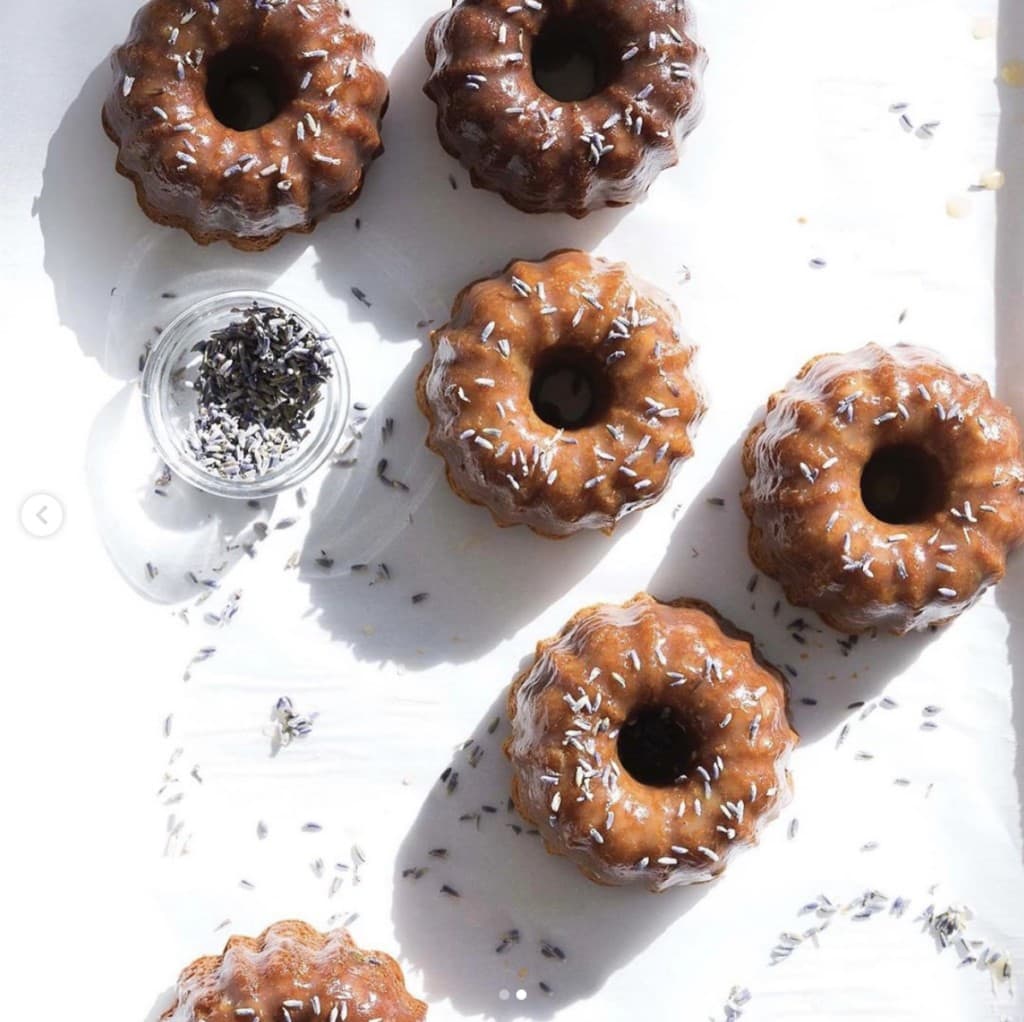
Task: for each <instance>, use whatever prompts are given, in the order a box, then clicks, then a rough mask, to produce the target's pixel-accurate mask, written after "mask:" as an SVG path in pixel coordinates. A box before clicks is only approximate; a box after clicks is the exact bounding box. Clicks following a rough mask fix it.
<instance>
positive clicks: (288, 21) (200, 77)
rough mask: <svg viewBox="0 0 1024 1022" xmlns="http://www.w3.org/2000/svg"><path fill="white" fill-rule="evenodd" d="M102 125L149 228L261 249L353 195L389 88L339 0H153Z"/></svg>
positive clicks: (125, 54) (120, 56)
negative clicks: (177, 230) (163, 226)
mask: <svg viewBox="0 0 1024 1022" xmlns="http://www.w3.org/2000/svg"><path fill="white" fill-rule="evenodd" d="M111 66H112V68H113V73H114V85H113V90H112V91H111V93H110V95H109V97H108V99H107V101H106V103H105V105H104V107H103V125H104V128H105V129H106V132H107V134H108V135H109V136H110V138H111V139H112V140H113V141H114V142H115V143H116V144H117V147H118V154H117V169H118V171H120V173H122V174H124V175H125V176H126V177H128V178H130V179H131V180H132V181H134V183H135V190H136V195H137V197H138V200H139V205H140V206H141V207H142V209H143V211H144V212H145V213H146V214H147V216H149V217H150V218H151V219H152V220H155V221H156V222H157V223H161V224H167V225H169V226H172V227H182V228H184V229H185V230H186V231H188V233H189V234H190V235H191V236H192V237H193V238H194V239H195V240H196V241H197V242H199V243H200V244H203V245H205V244H209V243H210V242H213V241H218V240H225V241H228V242H230V243H231V244H232V245H234V246H235V247H236V248H240V249H263V248H267V247H269V246H270V245H273V244H274V243H275V242H277V241H279V240H280V239H281V237H282V235H283V234H284V233H285V232H287V231H301V232H305V231H310V230H312V229H313V227H315V226H316V223H317V221H318V220H320V219H321V218H322V217H324V216H325V215H326V214H328V213H330V212H333V211H336V210H340V209H344V208H345V207H346V206H348V205H350V204H351V203H352V202H354V201H355V199H356V197H357V196H358V194H359V192H360V190H361V188H362V186H363V178H364V174H365V171H366V168H367V166H368V164H369V163H370V162H371V161H372V160H373V159H375V158H376V157H377V156H379V155H380V153H381V152H382V151H383V147H382V145H381V139H380V124H381V119H382V117H383V115H384V111H385V108H386V107H387V100H388V86H387V80H386V79H385V78H384V76H383V75H382V74H381V73H380V72H379V71H378V70H377V69H376V68H375V67H374V65H373V40H372V39H371V38H370V37H369V36H368V35H366V34H365V33H363V32H361V31H359V30H358V29H357V28H356V27H355V26H354V25H353V24H352V21H351V20H350V16H349V10H348V6H347V4H345V3H344V2H343V0H306V2H305V3H300V2H298V0H218V2H217V3H214V2H212V0H150V2H149V3H147V4H146V5H145V6H144V7H142V8H141V10H139V12H138V13H137V14H136V15H135V19H134V21H133V23H132V28H131V32H130V33H129V36H128V39H127V41H126V42H125V43H124V45H122V46H120V47H118V48H117V49H116V50H114V52H113V54H112V56H111Z"/></svg>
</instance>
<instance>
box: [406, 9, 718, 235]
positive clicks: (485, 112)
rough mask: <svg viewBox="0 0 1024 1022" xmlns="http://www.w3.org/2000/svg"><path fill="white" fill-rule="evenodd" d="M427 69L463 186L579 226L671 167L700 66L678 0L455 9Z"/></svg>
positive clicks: (700, 54) (701, 58)
mask: <svg viewBox="0 0 1024 1022" xmlns="http://www.w3.org/2000/svg"><path fill="white" fill-rule="evenodd" d="M427 60H428V61H429V63H430V66H431V74H430V78H429V80H428V81H427V84H426V87H425V91H426V93H427V95H428V96H429V97H430V98H431V99H432V100H433V101H434V103H435V104H436V105H437V131H438V135H439V137H440V140H441V144H442V145H443V146H444V148H445V149H446V150H447V151H448V152H449V153H450V154H451V155H452V156H454V157H455V158H456V159H458V160H460V161H461V162H462V163H463V165H465V166H466V167H467V168H469V172H470V176H471V178H472V181H473V184H474V185H476V186H477V187H480V188H487V189H490V190H492V191H496V192H498V193H500V194H501V195H502V196H503V197H504V198H505V199H506V200H507V201H508V202H510V203H511V204H512V205H513V206H517V207H518V208H519V209H522V210H525V211H526V212H528V213H541V212H548V211H561V212H567V213H571V214H572V215H573V216H575V217H582V216H586V214H587V213H589V212H591V211H592V210H594V209H598V208H600V207H602V206H623V205H627V204H629V203H632V202H636V201H637V200H638V199H640V198H642V197H643V196H644V195H645V194H646V193H647V190H648V189H649V188H650V186H651V184H652V183H653V182H654V179H655V178H656V177H657V176H658V174H660V173H661V171H663V170H665V169H666V168H667V167H671V166H673V165H674V164H676V163H677V162H678V160H679V147H680V145H681V144H682V141H683V139H684V138H685V137H686V135H688V134H689V133H690V132H691V131H692V130H693V128H694V127H695V126H696V124H697V121H698V120H699V118H700V113H701V106H702V98H701V75H702V73H703V70H704V67H705V64H706V62H707V60H706V56H705V53H704V51H703V49H701V47H700V46H699V45H698V44H697V43H696V42H695V41H694V39H693V18H692V15H691V12H690V8H689V5H688V3H686V2H685V0H631V2H629V3H622V2H621V0H588V2H586V3H584V2H581V0H545V2H544V3H540V2H536V3H533V2H527V3H515V4H510V3H508V2H506V0H457V2H455V3H454V5H453V7H452V9H451V10H450V11H448V12H447V13H446V14H443V15H442V16H441V17H440V18H439V19H438V20H437V22H436V24H435V25H434V26H433V28H432V29H431V31H430V32H429V33H428V35H427Z"/></svg>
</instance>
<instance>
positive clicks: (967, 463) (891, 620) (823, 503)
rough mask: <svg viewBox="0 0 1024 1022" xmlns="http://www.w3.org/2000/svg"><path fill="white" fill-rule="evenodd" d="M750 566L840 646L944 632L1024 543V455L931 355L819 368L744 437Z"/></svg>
mask: <svg viewBox="0 0 1024 1022" xmlns="http://www.w3.org/2000/svg"><path fill="white" fill-rule="evenodd" d="M743 465H744V469H745V471H746V474H747V477H748V479H749V483H748V485H747V488H746V491H745V492H744V494H743V507H744V509H745V511H746V513H747V516H748V518H749V519H750V556H751V558H752V559H753V561H754V563H755V564H756V565H757V566H758V567H759V568H760V569H761V570H762V571H764V572H765V573H766V574H768V575H771V576H772V577H773V578H775V579H777V580H778V581H779V582H780V583H781V585H782V587H783V589H784V590H785V593H786V596H787V598H788V599H789V600H790V602H791V603H794V604H798V605H800V606H805V607H810V608H812V609H813V610H816V611H817V612H818V613H819V614H820V615H821V617H822V618H823V619H824V620H825V621H826V622H827V623H828V624H829V625H831V626H832V627H834V628H836V629H838V630H840V631H843V632H848V633H858V632H863V631H866V630H869V629H874V628H878V629H883V630H886V631H890V632H894V633H896V634H903V633H906V632H909V631H911V630H913V629H921V628H926V627H928V626H930V625H936V624H941V623H942V622H945V621H948V620H950V619H951V618H954V617H956V616H957V615H958V614H959V613H960V612H961V611H963V610H964V609H965V608H967V607H969V606H970V605H971V604H972V603H973V602H974V601H975V600H976V599H977V598H978V597H979V596H980V595H981V593H983V592H984V591H985V589H987V588H988V587H989V586H990V585H992V584H993V583H995V582H997V581H998V580H999V579H1000V578H1002V576H1003V574H1004V572H1005V570H1006V555H1007V553H1008V552H1009V551H1010V550H1012V549H1013V548H1014V547H1016V546H1018V545H1019V544H1020V542H1021V540H1022V539H1024V489H1022V483H1024V452H1022V450H1021V434H1020V428H1019V426H1018V424H1017V422H1016V420H1015V419H1014V417H1013V415H1012V413H1011V412H1010V410H1009V409H1008V408H1007V407H1006V406H1005V405H1004V404H1002V403H1001V402H1000V401H997V400H996V399H995V398H993V397H992V395H991V394H990V392H989V389H988V385H987V384H986V383H985V381H984V380H982V379H981V378H980V377H978V376H971V375H967V374H964V373H958V372H957V371H956V370H955V369H952V368H950V366H948V365H947V364H946V363H945V362H943V361H942V360H941V359H940V358H939V356H938V355H936V354H935V353H934V352H932V351H929V350H927V349H925V348H918V347H912V346H909V345H897V346H896V347H893V348H890V349H886V348H881V347H879V346H878V345H875V344H869V345H867V346H866V347H863V348H860V349H858V350H857V351H853V352H850V353H849V354H847V355H822V356H820V357H818V358H815V359H812V360H811V361H810V362H808V363H807V365H805V366H804V367H803V369H802V370H801V371H800V373H799V375H798V376H797V377H796V379H794V380H792V381H791V382H790V383H789V384H788V385H787V386H786V388H785V389H784V390H782V391H781V392H779V393H777V394H775V395H774V396H773V397H772V398H771V400H770V401H769V402H768V410H767V414H766V415H765V418H764V421H763V422H761V423H760V424H758V425H757V426H756V427H755V428H754V429H753V431H752V432H751V433H750V435H749V436H748V438H747V442H746V445H745V447H744V452H743Z"/></svg>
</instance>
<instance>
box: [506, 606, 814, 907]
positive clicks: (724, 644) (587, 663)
mask: <svg viewBox="0 0 1024 1022" xmlns="http://www.w3.org/2000/svg"><path fill="white" fill-rule="evenodd" d="M677 618H678V621H677ZM634 626H635V627H636V628H637V629H638V631H637V632H636V634H635V635H634V633H633V632H632V631H631V629H632V628H633V627H634ZM694 629H697V630H698V631H697V633H696V635H698V636H699V637H695V632H694ZM620 632H621V634H620ZM634 638H635V640H636V644H635V645H632V646H630V647H629V648H628V649H626V650H625V651H624V652H622V651H621V647H622V645H623V644H624V643H625V642H627V641H630V642H631V641H633V640H634ZM747 641H748V640H747V637H745V636H744V635H743V634H742V633H739V632H736V631H734V630H733V629H732V627H731V626H730V625H728V623H727V622H724V621H722V620H721V619H719V618H717V617H716V616H715V615H714V614H713V612H712V611H711V610H710V608H707V607H706V606H705V605H701V604H695V603H692V602H690V601H680V602H679V603H677V604H674V605H665V604H658V603H656V602H655V601H653V600H651V599H650V597H646V596H640V597H637V598H636V599H635V600H634V601H632V602H631V603H629V604H627V605H626V606H625V607H595V608H591V609H589V610H587V611H582V612H581V613H580V614H579V615H577V616H576V618H574V619H573V620H572V621H570V622H569V624H568V625H567V626H566V628H565V629H564V630H563V632H562V633H561V634H560V635H559V636H558V637H556V638H555V639H553V640H550V641H549V642H548V643H542V644H541V646H540V647H539V649H538V656H537V659H536V661H535V662H534V665H533V666H532V667H531V668H528V669H527V671H526V672H525V673H524V674H523V675H522V676H521V677H520V678H519V679H517V681H516V683H515V684H514V686H513V690H512V694H511V696H510V712H511V714H512V721H513V735H512V738H511V739H510V740H509V742H508V743H507V745H506V751H507V753H508V755H509V757H510V759H511V760H512V762H513V767H514V772H515V782H514V785H513V798H514V800H515V802H516V805H517V807H518V808H519V810H520V812H522V813H523V814H524V815H525V816H526V818H527V819H528V820H531V821H533V822H535V823H536V824H537V826H538V828H539V829H540V830H541V833H542V834H543V836H544V839H545V843H546V844H547V846H548V847H549V849H551V850H552V851H558V852H561V853H562V854H565V855H568V856H569V857H570V858H571V859H573V861H574V862H575V863H576V864H577V865H579V866H580V868H581V869H582V870H583V871H584V872H585V873H586V874H587V875H588V876H591V877H593V878H595V879H600V880H601V881H602V882H606V883H615V884H622V883H629V882H641V883H645V884H646V885H647V886H649V887H651V888H652V889H663V888H665V887H669V886H673V885H675V884H680V883H688V882H694V881H697V880H701V879H708V878H710V877H711V876H714V875H716V874H717V873H718V872H719V871H720V870H721V869H723V868H724V867H725V865H726V864H727V861H728V859H729V858H730V857H731V855H732V854H733V853H734V852H735V851H736V850H737V849H739V848H741V847H744V846H746V845H748V844H750V843H751V842H752V840H753V837H754V835H755V834H756V833H757V831H758V829H759V827H760V825H761V824H762V823H763V821H764V820H767V819H770V818H772V817H773V816H774V815H776V813H777V812H778V810H779V808H780V807H781V806H782V805H783V804H784V803H785V800H786V797H787V795H788V780H787V776H788V775H787V773H786V767H785V761H786V756H787V750H788V748H789V746H790V744H791V742H792V741H794V740H795V736H794V735H793V734H792V732H791V731H790V730H789V727H788V724H787V723H786V721H785V716H784V709H783V705H782V703H781V702H780V694H781V692H782V686H783V682H782V680H781V677H780V676H779V675H778V674H777V673H775V672H773V671H772V669H770V668H767V667H766V666H765V665H764V664H763V662H761V661H760V660H758V659H757V656H756V654H754V653H753V651H752V649H751V648H750V646H749V645H747V644H746V643H747ZM603 650H608V651H612V650H614V651H615V652H614V654H612V658H611V659H610V660H609V659H608V654H602V651H603ZM709 650H711V652H710V653H709V652H708V651H709ZM570 651H571V654H570ZM623 665H624V666H623ZM751 672H753V673H751ZM755 676H756V680H754V677H755ZM627 679H628V680H627ZM702 686H704V687H703V688H702ZM551 689H554V692H551V693H550V694H548V693H549V691H550V690H551ZM556 692H557V693H559V694H560V696H561V700H560V705H561V706H562V709H561V710H560V711H559V710H554V709H551V708H550V707H552V706H553V703H552V699H553V696H554V694H555V693H556ZM535 700H536V706H535V705H534V701H535ZM705 703H706V704H707V706H706V708H705V709H702V710H700V711H698V710H697V709H696V707H697V706H698V705H704V704H705ZM659 705H660V706H661V708H660V709H658V710H655V709H654V707H656V706H659ZM541 706H543V707H549V709H545V710H544V711H543V712H542V713H541V711H540V710H539V707H541ZM697 712H700V713H702V714H703V713H707V714H708V715H709V716H710V719H708V721H707V726H706V727H704V726H702V725H697V724H693V725H690V726H688V724H687V722H688V721H689V720H690V719H691V718H690V715H691V714H694V713H697ZM538 713H540V716H538ZM755 716H756V720H757V722H758V724H757V727H756V728H755V729H754V730H755V737H754V739H752V740H749V744H748V734H747V732H748V726H749V723H750V721H751V720H752V719H754V717H755ZM734 721H736V724H735V725H734V723H733V722H734ZM762 722H763V723H762ZM740 725H741V726H740ZM758 732H760V733H759V734H758ZM696 733H706V734H707V735H708V736H709V737H708V739H707V744H706V745H705V744H702V743H698V744H696V745H692V746H691V745H690V744H689V743H690V742H691V740H692V739H691V738H690V737H687V736H688V735H693V734H696ZM711 734H721V735H723V737H722V738H711V737H710V735H711ZM733 742H735V743H737V744H742V747H743V748H744V750H749V749H750V748H751V745H752V746H753V748H754V749H755V750H756V752H749V751H745V756H747V757H748V758H747V759H746V760H745V761H744V762H745V766H744V767H743V768H742V769H739V768H737V767H736V766H735V765H732V766H731V765H730V755H729V749H730V747H731V743H733ZM653 750H658V751H657V752H655V751H653ZM552 789H554V790H552ZM649 802H650V803H652V804H653V805H655V806H657V811H655V812H647V811H643V810H644V809H645V808H646V806H647V804H648V803H649ZM634 804H635V805H636V807H637V808H636V809H630V808H628V807H629V806H630V805H634ZM623 806H626V809H625V810H624V809H623ZM691 807H692V812H690V811H689V810H690V808H691ZM644 821H649V822H644ZM625 847H628V848H629V849H631V850H632V849H636V848H638V847H640V848H642V849H643V850H644V852H645V854H643V855H641V856H640V857H637V856H635V855H631V856H630V857H629V858H628V859H627V860H623V859H621V858H620V856H621V854H622V853H621V850H620V849H622V848H625Z"/></svg>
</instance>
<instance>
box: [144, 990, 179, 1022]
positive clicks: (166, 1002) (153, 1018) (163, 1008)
mask: <svg viewBox="0 0 1024 1022" xmlns="http://www.w3.org/2000/svg"><path fill="white" fill-rule="evenodd" d="M176 991H177V987H168V988H167V989H166V990H165V991H164V992H163V993H162V994H160V995H159V996H158V997H157V999H156V1000H155V1001H154V1002H153V1007H152V1008H150V1009H149V1011H148V1012H147V1013H146V1016H145V1018H143V1019H142V1022H160V1020H161V1019H162V1018H163V1017H164V1015H166V1013H167V1012H168V1010H169V1009H170V1007H171V1005H173V1004H174V995H175V993H176Z"/></svg>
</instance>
